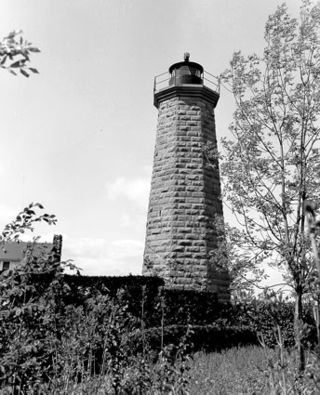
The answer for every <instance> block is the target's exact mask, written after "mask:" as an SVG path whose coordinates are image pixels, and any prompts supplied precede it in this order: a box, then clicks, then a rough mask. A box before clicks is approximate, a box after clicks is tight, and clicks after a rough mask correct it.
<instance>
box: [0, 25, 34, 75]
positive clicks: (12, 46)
mask: <svg viewBox="0 0 320 395" xmlns="http://www.w3.org/2000/svg"><path fill="white" fill-rule="evenodd" d="M21 33H22V32H16V31H12V32H11V33H9V34H8V36H7V37H4V38H3V39H2V40H1V41H0V67H1V68H2V69H6V70H8V71H10V73H12V74H13V75H17V71H20V73H21V74H22V75H24V76H25V77H29V74H30V72H31V73H38V70H37V69H35V68H34V67H29V66H28V62H29V61H30V55H31V53H32V52H40V50H39V49H38V48H37V47H35V46H33V45H32V44H31V43H30V42H28V41H26V40H24V39H23V38H22V36H21Z"/></svg>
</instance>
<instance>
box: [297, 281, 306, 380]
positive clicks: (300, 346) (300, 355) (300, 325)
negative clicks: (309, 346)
mask: <svg viewBox="0 0 320 395" xmlns="http://www.w3.org/2000/svg"><path fill="white" fill-rule="evenodd" d="M302 328H303V319H302V289H301V287H297V289H296V306H295V317H294V331H295V342H296V348H297V351H298V370H299V372H300V373H301V372H303V371H304V369H305V364H306V363H305V352H304V347H303V344H302Z"/></svg>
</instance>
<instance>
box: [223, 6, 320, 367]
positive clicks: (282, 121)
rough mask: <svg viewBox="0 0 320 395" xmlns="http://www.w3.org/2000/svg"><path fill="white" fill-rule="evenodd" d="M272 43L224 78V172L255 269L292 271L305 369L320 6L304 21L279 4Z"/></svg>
mask: <svg viewBox="0 0 320 395" xmlns="http://www.w3.org/2000/svg"><path fill="white" fill-rule="evenodd" d="M265 41H266V47H265V49H264V52H263V54H262V55H261V56H258V55H257V54H253V55H251V56H248V57H245V56H243V55H242V54H241V52H240V51H239V52H235V53H234V55H233V58H232V61H231V64H230V68H229V69H228V70H226V71H225V72H224V73H223V75H222V76H221V81H222V83H223V84H226V87H227V88H228V89H229V90H231V91H232V93H233V96H234V98H235V103H236V110H235V112H234V116H233V123H232V124H231V125H230V131H231V133H232V135H233V139H232V140H227V139H224V140H223V149H224V156H223V158H222V164H221V174H222V177H223V184H224V197H225V201H226V203H227V204H228V205H229V206H230V208H231V210H232V212H233V213H234V215H235V217H236V218H237V220H238V222H239V224H240V230H237V231H236V234H235V235H234V237H233V242H234V243H235V245H236V246H237V248H239V249H241V250H242V251H246V254H247V257H248V259H251V261H252V262H253V263H254V265H257V264H260V263H262V262H269V263H272V264H273V265H275V266H277V267H278V268H281V267H285V268H286V269H287V273H288V282H289V283H290V284H291V285H292V287H293V289H294V294H295V298H296V314H295V330H296V344H297V348H298V351H299V369H300V371H301V370H303V369H304V366H305V362H304V351H303V347H302V344H301V338H302V330H303V323H302V312H303V311H302V308H303V305H302V297H303V294H304V293H306V292H309V291H310V290H312V289H311V288H310V287H311V284H312V281H311V279H312V278H313V277H314V272H315V271H316V267H315V262H314V259H313V258H312V254H311V248H310V241H309V240H308V238H307V235H306V229H307V224H306V212H305V207H306V201H307V200H311V201H317V200H318V199H319V194H320V179H319V176H318V175H319V171H320V151H319V147H320V145H319V136H320V122H319V121H320V5H312V4H311V3H310V1H308V0H304V1H303V2H302V6H301V9H300V18H299V20H297V19H295V18H292V17H290V16H289V15H288V11H287V7H286V5H285V4H283V5H281V6H279V7H278V8H277V10H276V12H275V13H274V14H273V15H271V16H269V18H268V20H267V23H266V25H265Z"/></svg>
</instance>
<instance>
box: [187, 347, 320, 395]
mask: <svg viewBox="0 0 320 395" xmlns="http://www.w3.org/2000/svg"><path fill="white" fill-rule="evenodd" d="M296 366H297V365H296V353H295V352H294V351H291V352H289V351H285V350H281V349H270V348H264V347H258V346H249V347H242V348H231V349H229V350H225V351H222V352H221V353H210V354H205V353H198V354H196V355H195V356H194V359H193V364H192V366H191V368H190V384H189V391H190V392H189V393H190V394H201V395H206V394H213V395H215V394H217V395H224V394H225V395H233V394H234V395H239V394H252V395H253V394H257V395H258V394H259V395H260V394H261V395H263V394H266V395H276V394H277V395H278V394H279V395H280V394H314V395H316V394H320V364H319V361H317V358H316V357H315V355H313V354H312V353H309V354H308V358H307V364H306V371H305V373H304V375H303V376H302V377H300V378H299V376H298V375H297V371H296Z"/></svg>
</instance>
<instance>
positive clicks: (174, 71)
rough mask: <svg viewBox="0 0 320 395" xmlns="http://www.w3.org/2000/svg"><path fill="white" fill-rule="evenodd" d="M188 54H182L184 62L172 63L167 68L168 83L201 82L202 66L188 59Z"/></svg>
mask: <svg viewBox="0 0 320 395" xmlns="http://www.w3.org/2000/svg"><path fill="white" fill-rule="evenodd" d="M189 58H190V54H189V53H188V52H186V53H185V54H184V62H178V63H174V64H173V65H172V66H170V68H169V73H170V80H169V85H183V84H203V78H202V74H203V67H202V66H201V64H199V63H195V62H190V61H189Z"/></svg>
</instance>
